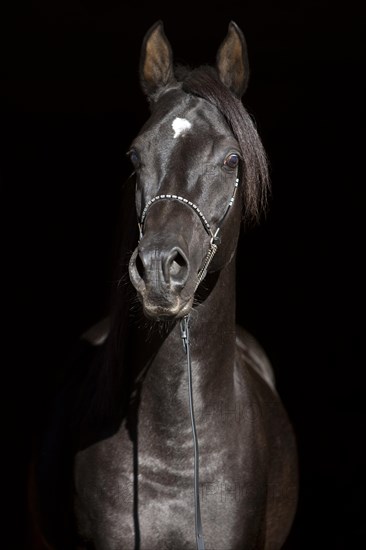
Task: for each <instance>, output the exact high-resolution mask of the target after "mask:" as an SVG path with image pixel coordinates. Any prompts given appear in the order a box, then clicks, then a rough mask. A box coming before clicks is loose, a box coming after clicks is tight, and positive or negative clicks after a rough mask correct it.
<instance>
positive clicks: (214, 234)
mask: <svg viewBox="0 0 366 550" xmlns="http://www.w3.org/2000/svg"><path fill="white" fill-rule="evenodd" d="M237 175H238V174H237ZM238 186H239V178H238V177H236V179H235V185H234V190H233V193H232V195H231V198H230V201H229V203H228V205H227V207H226V210H225V212H224V215H223V216H222V218H221V220H220V222H219V223H218V225H217V228H216V231H213V229H212V227H211V226H210V224H209V222H208V221H207V219H206V217H205V216H204V214H203V213H202V211H201V210H200V208H199V207H198V206H197V205H196V204H195V203H194V202H192V201H190V200H188V199H186V198H184V197H181V196H180V195H171V194H168V195H156V197H153V198H152V199H150V200H149V202H148V203H147V204H146V206H145V208H144V209H143V211H142V214H141V218H140V221H139V223H138V226H139V231H140V240H141V239H142V237H143V229H144V224H145V220H146V216H147V213H148V211H149V209H150V208H151V206H152V205H153V204H155V203H156V202H160V201H162V200H174V201H178V202H181V203H182V204H185V205H187V206H189V207H190V208H192V209H193V211H194V212H195V213H196V214H197V216H198V217H199V218H200V220H201V222H202V225H203V227H204V229H205V231H206V233H207V234H208V235H209V236H210V237H211V238H210V247H209V249H208V252H207V254H206V256H205V258H204V260H203V262H202V266H201V268H200V270H199V271H198V274H197V282H196V286H195V289H194V291H195V292H196V290H197V288H198V287H199V285H200V284H201V282H202V281H203V279H204V278H205V277H206V274H207V269H208V266H209V265H210V263H211V261H212V259H213V257H214V255H215V254H216V252H217V246H218V243H219V242H220V237H219V232H220V229H221V226H222V224H223V222H224V220H225V218H226V216H227V214H228V212H229V210H230V208H231V207H232V205H233V204H234V200H235V195H236V192H237V190H238Z"/></svg>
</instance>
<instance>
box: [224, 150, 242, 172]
mask: <svg viewBox="0 0 366 550" xmlns="http://www.w3.org/2000/svg"><path fill="white" fill-rule="evenodd" d="M224 164H225V166H227V167H228V168H236V167H237V166H238V164H239V155H237V154H236V153H230V155H228V156H227V157H226V159H225V161H224Z"/></svg>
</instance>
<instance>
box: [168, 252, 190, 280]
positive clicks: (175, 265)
mask: <svg viewBox="0 0 366 550" xmlns="http://www.w3.org/2000/svg"><path fill="white" fill-rule="evenodd" d="M182 267H186V262H185V259H184V258H183V256H182V255H181V254H179V252H175V253H174V258H171V259H170V266H169V272H170V275H178V273H179V272H180V270H181V268H182Z"/></svg>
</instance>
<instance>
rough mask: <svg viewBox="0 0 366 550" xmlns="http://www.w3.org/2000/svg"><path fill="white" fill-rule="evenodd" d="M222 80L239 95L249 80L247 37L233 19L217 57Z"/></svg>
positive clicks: (242, 92)
mask: <svg viewBox="0 0 366 550" xmlns="http://www.w3.org/2000/svg"><path fill="white" fill-rule="evenodd" d="M216 67H217V71H218V73H219V77H220V80H221V82H222V83H223V84H225V86H227V87H228V88H229V89H230V90H231V91H232V92H233V93H234V94H235V95H236V96H237V97H239V98H241V97H242V95H243V94H244V92H245V90H246V88H247V86H248V80H249V62H248V52H247V45H246V42H245V38H244V35H243V33H242V32H241V30H240V29H239V27H238V25H237V24H236V23H234V21H231V22H230V23H229V29H228V33H227V35H226V38H225V40H224V41H223V42H222V44H221V46H220V48H219V50H218V52H217V57H216Z"/></svg>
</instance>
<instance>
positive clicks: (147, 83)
mask: <svg viewBox="0 0 366 550" xmlns="http://www.w3.org/2000/svg"><path fill="white" fill-rule="evenodd" d="M171 80H173V55H172V49H171V47H170V44H169V42H168V39H167V37H166V36H165V34H164V30H163V23H162V21H157V22H156V23H155V24H154V25H153V26H152V27H150V29H149V30H148V31H147V33H146V35H145V38H144V41H143V44H142V49H141V58H140V81H141V86H142V89H143V91H144V92H145V94H146V95H147V96H149V97H151V96H154V94H155V93H156V92H157V91H158V90H159V89H160V88H162V87H163V86H166V85H167V84H168V83H169V82H170V81H171Z"/></svg>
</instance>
